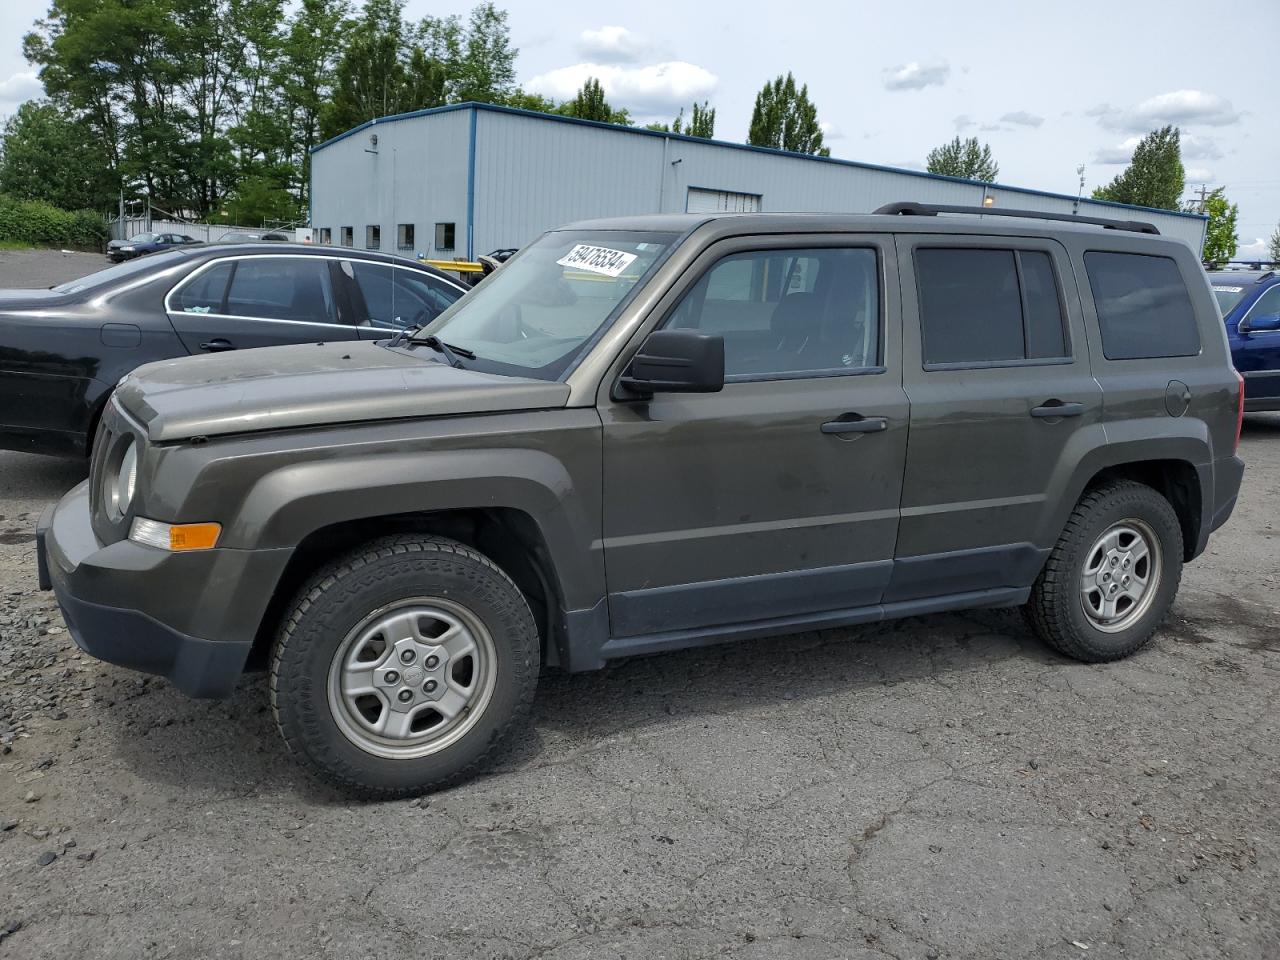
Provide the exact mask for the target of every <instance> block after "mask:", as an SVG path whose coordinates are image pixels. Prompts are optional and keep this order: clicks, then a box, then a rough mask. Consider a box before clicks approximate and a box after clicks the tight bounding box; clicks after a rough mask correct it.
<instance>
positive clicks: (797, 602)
mask: <svg viewBox="0 0 1280 960" xmlns="http://www.w3.org/2000/svg"><path fill="white" fill-rule="evenodd" d="M992 213H993V211H991V210H989V209H987V210H969V209H967V208H940V207H931V206H922V205H918V204H895V205H892V206H890V207H886V208H882V209H881V211H878V212H877V213H876V214H872V215H864V216H844V215H841V216H835V215H782V214H774V215H765V214H755V215H729V216H711V217H707V216H652V217H640V218H632V219H619V220H607V221H596V222H590V223H582V224H577V225H574V226H570V227H566V228H564V229H562V230H556V231H553V232H551V233H548V234H546V235H545V236H543V237H542V238H541V239H540V240H538V241H537V242H535V243H533V244H531V245H529V246H528V247H526V248H525V249H523V250H521V251H520V253H519V254H518V255H517V256H515V257H514V258H513V259H512V260H511V261H510V262H509V263H507V264H505V265H504V266H502V267H501V268H500V269H499V270H498V271H497V272H496V273H494V274H493V275H492V276H491V277H489V278H488V279H487V280H485V281H484V283H482V284H481V285H480V286H479V287H477V288H476V289H475V290H474V291H473V292H472V293H470V294H469V295H468V296H466V297H464V298H463V299H462V300H460V301H459V302H458V303H457V304H455V305H454V306H453V307H452V308H450V309H449V310H447V311H446V312H445V313H444V314H442V315H441V316H440V317H439V318H438V319H436V320H434V321H432V322H431V323H430V324H428V325H427V326H425V327H422V328H419V329H417V330H414V331H411V332H406V333H402V334H399V335H397V336H396V337H393V338H391V339H389V340H384V341H381V342H378V343H341V344H330V345H324V344H321V345H318V346H317V345H310V346H292V347H279V348H270V349H264V350H255V351H252V352H249V353H236V354H226V355H218V356H211V357H203V358H198V359H197V358H191V359H182V360H172V361H165V362H161V363H155V364H151V365H148V366H145V367H142V368H141V369H139V370H138V371H136V372H135V373H133V374H131V375H130V376H129V377H127V378H125V380H123V381H122V382H121V383H120V385H119V387H118V388H117V389H116V391H115V395H114V399H113V400H112V402H111V404H110V405H109V408H108V410H107V411H106V413H105V415H104V416H103V418H102V424H101V427H100V431H99V435H98V439H97V442H96V443H95V446H94V451H95V453H94V459H93V466H92V474H91V476H90V479H89V480H88V481H87V482H85V483H84V484H81V485H80V486H79V487H77V488H76V489H74V490H72V491H71V492H70V493H69V494H67V496H66V497H65V498H64V499H63V500H62V502H61V503H59V504H58V505H57V506H56V508H51V509H50V510H49V511H47V512H46V514H45V515H44V516H43V517H42V518H41V522H40V526H39V531H38V541H39V555H40V561H41V573H42V581H43V583H44V584H45V585H46V586H50V585H51V586H52V588H53V589H54V590H55V591H56V592H57V596H58V601H59V603H60V605H61V607H62V610H63V613H64V615H65V618H66V621H67V624H68V627H69V628H70V630H71V632H72V634H73V635H74V636H75V638H76V640H77V642H78V643H79V644H80V645H81V646H82V647H83V648H84V649H85V650H86V651H88V652H89V653H91V654H93V655H94V656H97V657H100V658H102V659H104V660H108V661H111V662H113V663H118V664H122V665H125V666H129V667H133V668H136V669H139V670H145V671H149V672H152V673H158V674H161V675H163V676H166V677H168V678H169V679H170V680H171V681H172V682H173V683H175V684H176V685H177V686H178V687H179V688H181V689H182V690H184V691H186V692H187V693H189V694H192V695H194V696H208V697H225V696H227V695H228V694H229V693H230V692H231V690H232V689H233V687H234V686H235V684H236V682H237V680H238V678H239V677H240V675H241V673H242V671H243V670H244V668H245V665H246V663H247V662H250V661H251V657H252V656H253V655H254V654H255V653H256V654H259V655H260V659H261V661H263V662H268V663H269V664H270V674H271V676H270V689H271V700H272V705H273V707H274V710H275V715H276V718H277V721H278V724H279V727H280V731H281V733H282V734H283V736H284V738H285V740H286V741H287V743H288V745H289V748H290V749H291V750H292V751H293V752H294V753H295V754H296V755H297V756H299V757H300V758H302V759H303V761H304V762H305V763H306V764H307V765H308V766H309V767H311V768H312V769H313V770H315V771H316V772H318V773H319V774H321V775H322V776H324V777H326V778H327V779H328V780H330V781H332V782H334V783H337V784H339V785H341V786H343V787H345V788H348V789H350V790H352V791H354V792H357V793H361V794H364V795H369V796H396V795H403V794H409V793H413V792H419V791H422V790H424V789H428V788H432V787H437V786H440V785H442V784H445V783H448V782H452V781H456V780H458V779H461V778H464V777H466V776H467V775H469V774H471V773H472V772H474V771H475V770H477V768H478V767H479V766H480V765H481V764H482V763H483V762H484V760H485V758H486V757H487V756H488V755H489V754H490V753H491V751H492V750H493V749H494V747H495V746H496V745H497V744H498V743H500V741H501V739H502V737H503V735H504V734H506V733H507V732H509V731H510V730H511V729H512V728H513V726H515V725H517V724H519V723H520V722H521V718H522V716H523V715H524V712H525V710H526V708H527V707H528V706H529V703H530V701H531V700H532V698H533V695H534V688H535V686H536V684H537V680H538V675H539V671H540V670H541V668H542V667H544V666H558V667H560V668H562V669H566V670H590V669H594V668H597V667H600V666H602V665H603V664H604V663H605V662H606V661H608V660H611V659H613V658H617V657H625V656H631V655H635V654H646V653H655V652H659V651H668V650H673V649H676V648H680V647H687V646H693V645H697V644H706V643H714V642H719V641H725V640H732V639H735V638H740V637H758V636H763V635H777V634H785V633H788V632H794V631H800V630H812V629H815V628H821V627H835V626H842V625H848V624H857V623H867V622H873V621H878V620H884V619H887V618H891V617H903V616H909V615H916V614H922V613H929V612H932V611H940V610H955V609H960V608H966V607H989V606H1025V608H1026V611H1027V614H1028V616H1029V619H1030V621H1031V623H1032V624H1033V625H1034V628H1035V630H1036V631H1037V632H1038V633H1039V635H1040V636H1041V637H1043V638H1044V640H1045V641H1046V642H1047V643H1049V644H1050V645H1051V646H1053V647H1054V648H1055V649H1057V650H1059V651H1061V652H1062V653H1064V654H1066V655H1068V656H1071V657H1076V658H1079V659H1082V660H1088V661H1103V660H1110V659H1114V658H1116V657H1122V656H1126V655H1127V654H1130V653H1133V652H1134V651H1135V650H1137V649H1138V648H1139V647H1141V646H1142V645H1143V644H1144V643H1146V642H1147V640H1148V639H1149V638H1150V637H1151V635H1152V632H1153V631H1154V630H1155V629H1156V628H1157V626H1158V625H1159V624H1160V621H1161V619H1162V618H1163V617H1164V616H1165V614H1166V612H1167V611H1168V610H1169V607H1170V604H1171V603H1172V601H1173V598H1174V594H1175V592H1176V591H1177V588H1178V581H1179V577H1180V575H1181V572H1182V566H1183V564H1184V563H1186V562H1188V561H1190V560H1192V559H1194V558H1195V557H1196V556H1197V555H1198V554H1200V552H1201V551H1203V550H1204V548H1205V544H1206V541H1207V540H1208V537H1209V535H1210V533H1211V532H1212V531H1213V530H1215V529H1216V528H1217V527H1219V526H1220V525H1221V524H1222V523H1223V522H1224V521H1225V520H1226V519H1227V517H1228V515H1229V514H1230V512H1231V509H1232V506H1233V505H1234V503H1235V499H1236V493H1237V490H1238V488H1239V485H1240V479H1241V472H1242V469H1243V466H1242V464H1241V462H1240V460H1239V459H1237V457H1236V455H1235V454H1236V444H1237V439H1238V429H1239V423H1240V400H1241V386H1240V380H1239V378H1238V377H1237V376H1236V374H1235V372H1234V371H1233V370H1232V368H1231V364H1230V361H1229V358H1228V354H1227V345H1226V341H1225V338H1224V335H1223V329H1222V323H1221V321H1220V318H1219V316H1218V311H1217V308H1216V306H1215V305H1214V300H1213V294H1212V293H1211V292H1210V290H1209V286H1208V283H1207V282H1206V280H1205V277H1204V273H1203V271H1202V270H1201V269H1200V265H1199V263H1198V262H1197V259H1196V256H1195V254H1194V253H1193V252H1192V251H1191V250H1190V249H1189V248H1188V247H1186V246H1185V245H1184V244H1182V243H1180V242H1176V241H1172V240H1168V239H1163V238H1161V237H1159V236H1157V235H1156V230H1155V228H1153V227H1151V226H1149V225H1147V224H1142V223H1129V222H1118V221H1090V220H1087V219H1085V218H1074V219H1073V221H1072V222H1070V223H1062V222H1056V221H1055V220H1054V219H1053V218H1051V216H1050V215H1046V214H1038V213H1036V214H1025V213H1024V214H1019V213H1018V212H1016V211H1002V212H1000V214H998V215H996V216H992ZM978 214H984V215H985V216H982V217H979V216H978ZM1058 219H1063V218H1058ZM1067 219H1072V218H1067Z"/></svg>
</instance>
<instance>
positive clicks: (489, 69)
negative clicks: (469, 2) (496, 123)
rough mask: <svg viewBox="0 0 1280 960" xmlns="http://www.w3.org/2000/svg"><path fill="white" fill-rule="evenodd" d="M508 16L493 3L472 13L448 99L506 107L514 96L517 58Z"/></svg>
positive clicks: (483, 5) (482, 5) (481, 5)
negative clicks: (499, 104)
mask: <svg viewBox="0 0 1280 960" xmlns="http://www.w3.org/2000/svg"><path fill="white" fill-rule="evenodd" d="M519 52H520V51H519V50H517V49H516V48H515V47H513V46H512V45H511V30H510V28H509V27H508V26H507V12H506V11H505V10H499V9H498V8H497V7H495V6H494V5H493V4H492V3H482V4H480V5H479V6H477V7H475V8H474V9H473V10H472V11H471V17H470V19H469V20H468V23H467V29H466V33H465V36H464V38H463V41H462V57H461V59H460V61H459V62H458V65H457V70H456V73H455V74H454V76H453V77H452V80H453V87H452V89H451V91H450V95H451V97H452V99H453V100H455V101H468V100H473V101H475V102H477V103H505V102H506V101H507V99H508V98H509V97H510V96H511V95H512V94H513V93H515V92H516V56H517V55H518V54H519Z"/></svg>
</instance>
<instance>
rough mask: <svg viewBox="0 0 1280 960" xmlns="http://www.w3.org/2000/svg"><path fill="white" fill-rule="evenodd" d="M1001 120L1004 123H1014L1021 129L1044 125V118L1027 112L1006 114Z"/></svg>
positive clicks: (1019, 111) (1017, 111)
mask: <svg viewBox="0 0 1280 960" xmlns="http://www.w3.org/2000/svg"><path fill="white" fill-rule="evenodd" d="M1000 120H1001V122H1003V123H1014V124H1017V125H1018V126H1020V127H1038V126H1040V124H1042V123H1044V117H1041V116H1038V115H1037V114H1034V113H1028V112H1027V111H1026V110H1015V111H1013V112H1012V113H1006V114H1005V115H1004V116H1003V117H1001V118H1000Z"/></svg>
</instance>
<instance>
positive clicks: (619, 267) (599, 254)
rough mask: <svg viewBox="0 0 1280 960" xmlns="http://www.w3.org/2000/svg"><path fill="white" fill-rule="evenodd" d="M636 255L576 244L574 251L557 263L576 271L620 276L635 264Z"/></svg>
mask: <svg viewBox="0 0 1280 960" xmlns="http://www.w3.org/2000/svg"><path fill="white" fill-rule="evenodd" d="M635 259H636V255H635V254H634V253H627V252H626V251H624V250H610V249H609V248H608V247H593V246H590V245H589V244H585V243H579V244H575V245H574V247H573V249H572V250H570V251H569V252H568V253H566V254H565V255H564V256H563V257H561V258H560V259H559V260H557V261H556V263H558V264H560V266H562V267H573V268H574V269H575V270H586V271H588V272H590V273H600V274H603V275H604V276H606V277H616V276H619V275H620V274H621V273H622V271H623V270H625V269H627V267H629V266H631V264H632V263H634V262H635Z"/></svg>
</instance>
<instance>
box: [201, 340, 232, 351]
mask: <svg viewBox="0 0 1280 960" xmlns="http://www.w3.org/2000/svg"><path fill="white" fill-rule="evenodd" d="M235 348H236V345H235V344H234V343H232V342H231V341H230V340H224V339H223V338H222V337H218V338H217V339H216V340H206V341H205V342H204V343H202V344H200V349H201V350H208V351H209V352H210V353H220V352H222V351H223V350H234V349H235Z"/></svg>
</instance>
